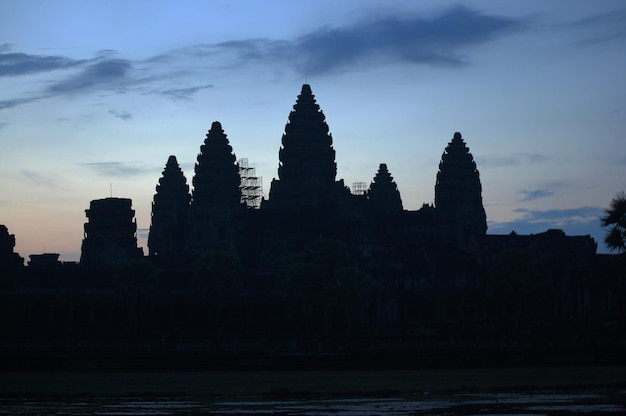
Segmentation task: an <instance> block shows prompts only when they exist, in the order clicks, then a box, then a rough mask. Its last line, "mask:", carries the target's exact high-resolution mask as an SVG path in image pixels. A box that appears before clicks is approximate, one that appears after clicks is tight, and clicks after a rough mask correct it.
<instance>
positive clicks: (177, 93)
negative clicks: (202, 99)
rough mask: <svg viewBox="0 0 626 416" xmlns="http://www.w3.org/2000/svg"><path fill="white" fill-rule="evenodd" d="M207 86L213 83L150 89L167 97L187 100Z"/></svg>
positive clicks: (211, 85)
mask: <svg viewBox="0 0 626 416" xmlns="http://www.w3.org/2000/svg"><path fill="white" fill-rule="evenodd" d="M207 88H213V84H206V85H199V86H196V87H189V88H175V89H167V90H155V91H152V93H157V94H161V95H165V96H167V97H170V98H174V99H178V100H188V99H189V98H190V97H191V96H192V95H194V94H195V93H197V92H198V91H201V90H205V89H207Z"/></svg>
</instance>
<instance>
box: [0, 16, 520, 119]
mask: <svg viewBox="0 0 626 416" xmlns="http://www.w3.org/2000/svg"><path fill="white" fill-rule="evenodd" d="M525 24H526V22H525V21H524V20H521V19H512V18H507V17H500V16H495V15H490V14H486V13H483V12H479V11H476V10H472V9H470V8H467V7H452V8H447V9H445V10H443V11H442V12H441V13H439V14H436V15H431V16H416V15H413V16H408V15H407V16H393V15H383V14H377V15H375V16H371V17H370V18H369V19H367V20H361V21H360V22H357V23H352V24H347V25H344V26H340V27H323V28H320V29H318V30H315V31H313V32H309V33H304V34H302V35H301V36H299V37H296V38H293V39H289V40H280V39H279V40H276V39H233V40H230V41H227V42H220V43H207V44H200V45H193V46H188V47H184V48H180V49H176V50H173V51H169V52H167V53H164V54H161V55H158V56H154V57H152V58H150V59H146V60H142V61H133V60H130V59H123V58H119V57H117V56H116V52H115V51H113V50H108V51H101V52H99V53H98V54H97V56H96V57H93V58H89V59H73V58H69V57H65V56H52V55H51V56H44V55H31V54H26V53H21V52H10V51H9V50H10V46H9V45H7V44H4V45H2V46H1V47H0V51H2V52H0V76H17V75H28V74H33V73H41V72H46V71H47V72H51V71H58V70H61V69H63V70H64V71H63V72H59V73H58V76H57V74H55V76H57V78H56V79H55V80H53V82H52V83H51V84H49V85H48V86H47V87H46V88H44V89H43V90H41V91H39V92H38V93H35V94H33V93H31V94H30V95H26V94H24V95H22V96H16V97H14V98H9V99H5V100H4V101H0V110H2V109H8V108H13V107H16V106H19V105H23V104H27V103H30V102H33V101H36V100H41V99H48V98H52V97H56V96H63V95H75V94H81V93H93V92H100V91H113V92H116V93H127V92H129V91H134V92H138V93H141V94H159V95H162V96H165V97H168V98H171V99H177V100H185V99H190V98H192V97H193V95H194V94H196V93H197V92H198V91H201V90H204V89H208V88H212V87H213V85H212V84H201V85H197V84H194V83H193V81H191V82H190V85H191V86H189V87H185V88H171V87H170V86H164V83H165V82H168V83H169V84H170V85H171V79H173V78H177V79H180V78H181V76H188V77H193V75H194V74H198V73H199V71H203V73H205V72H206V69H207V68H211V69H214V70H217V71H232V69H233V68H238V69H239V68H252V67H255V66H264V67H270V68H274V69H277V68H279V69H280V71H281V72H282V71H283V70H285V69H286V70H289V69H291V70H293V71H297V72H299V73H303V72H307V73H309V74H318V75H324V74H329V73H336V72H341V71H352V70H359V69H360V68H370V67H372V66H382V65H387V64H396V63H405V64H409V65H431V66H442V65H445V66H456V67H460V66H463V65H466V64H467V63H468V61H467V60H466V58H465V57H466V56H468V55H469V53H470V48H473V47H475V46H478V45H481V44H483V43H485V42H488V41H490V40H491V39H494V38H496V37H499V36H503V35H505V34H506V33H508V32H511V31H514V30H519V29H520V28H523V27H524V26H525ZM68 71H69V72H68ZM122 119H124V118H122Z"/></svg>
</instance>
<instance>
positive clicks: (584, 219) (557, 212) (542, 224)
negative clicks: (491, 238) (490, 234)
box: [489, 206, 604, 232]
mask: <svg viewBox="0 0 626 416" xmlns="http://www.w3.org/2000/svg"><path fill="white" fill-rule="evenodd" d="M514 212H515V213H517V214H521V217H520V218H518V219H515V220H513V221H508V222H501V223H491V224H490V226H489V228H490V230H493V229H496V230H500V229H511V230H515V231H524V230H525V231H526V232H528V231H529V230H530V232H537V231H541V230H546V229H549V228H572V227H579V226H582V225H584V226H588V225H590V224H592V225H593V226H594V227H595V226H597V227H598V228H599V227H600V217H601V216H602V215H603V213H604V210H603V208H601V207H590V206H586V207H579V208H566V209H550V210H545V211H541V210H530V209H525V208H518V209H516V210H514Z"/></svg>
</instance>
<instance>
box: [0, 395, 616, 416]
mask: <svg viewBox="0 0 626 416" xmlns="http://www.w3.org/2000/svg"><path fill="white" fill-rule="evenodd" d="M625 413H626V390H609V389H604V390H594V391H582V392H575V393H573V392H558V391H548V392H546V391H540V392H539V391H534V392H506V393H504V392H501V393H487V392H484V393H455V394H447V395H443V394H437V395H430V394H412V395H408V396H403V397H397V398H375V397H370V398H336V399H323V398H320V399H306V400H266V399H263V398H261V397H248V398H241V400H230V399H229V400H220V399H219V398H208V399H204V398H180V397H160V398H139V397H124V398H119V397H118V398H115V397H93V398H55V399H54V400H51V399H43V398H42V399H17V398H15V399H11V398H3V399H0V415H43V414H57V415H103V416H122V415H129V416H140V415H189V414H193V415H202V414H224V415H228V414H230V415H270V414H272V415H307V416H318V415H320V416H321V415H341V416H352V415H355V416H356V415H369V414H384V415H432V414H438V415H492V416H494V415H517V416H521V415H533V416H538V415H545V416H551V415H557V414H558V415H567V414H572V415H585V414H587V415H617V414H625Z"/></svg>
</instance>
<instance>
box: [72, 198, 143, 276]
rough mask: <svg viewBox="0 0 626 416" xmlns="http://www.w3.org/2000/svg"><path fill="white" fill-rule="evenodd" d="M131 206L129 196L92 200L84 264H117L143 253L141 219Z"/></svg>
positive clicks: (82, 258) (82, 249) (97, 265)
mask: <svg viewBox="0 0 626 416" xmlns="http://www.w3.org/2000/svg"><path fill="white" fill-rule="evenodd" d="M131 206H132V201H131V200H130V199H127V198H105V199H96V200H94V201H91V203H90V204H89V209H86V210H85V214H86V215H87V218H88V221H89V222H87V223H86V224H85V238H84V239H83V244H82V248H81V256H80V264H81V265H83V266H89V267H115V266H120V265H121V264H123V263H124V262H125V261H127V260H130V259H135V258H140V257H143V250H142V249H141V248H138V247H137V222H136V221H135V220H134V217H135V210H133V209H132V208H131Z"/></svg>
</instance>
